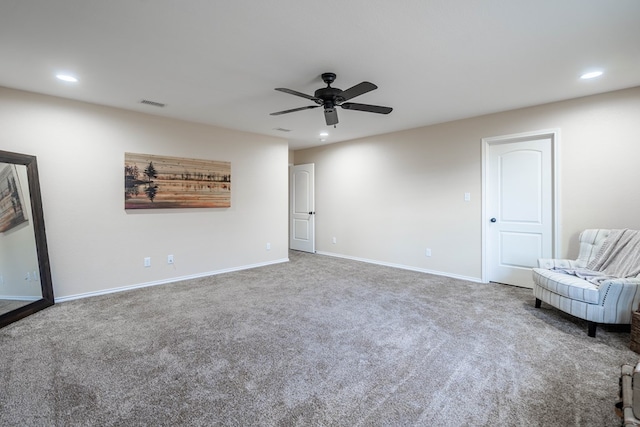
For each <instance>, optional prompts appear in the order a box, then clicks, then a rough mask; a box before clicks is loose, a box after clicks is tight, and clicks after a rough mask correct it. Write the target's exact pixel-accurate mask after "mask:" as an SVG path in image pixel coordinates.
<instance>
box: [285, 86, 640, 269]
mask: <svg viewBox="0 0 640 427" xmlns="http://www.w3.org/2000/svg"><path fill="white" fill-rule="evenodd" d="M393 114H396V112H394V113H393ZM398 114H399V112H398ZM547 129H559V130H560V138H559V163H558V165H559V169H558V170H559V210H560V215H559V227H560V228H559V230H560V236H559V237H560V253H559V254H557V255H559V256H562V257H565V256H575V255H576V254H577V235H578V233H579V232H580V231H581V230H582V229H584V228H625V227H627V228H640V190H639V189H638V185H639V183H640V167H638V159H640V87H636V88H632V89H627V90H622V91H617V92H611V93H607V94H603V95H597V96H591V97H585V98H580V99H575V100H571V101H564V102H558V103H553V104H547V105H542V106H537V107H532V108H525V109H519V110H513V111H508V112H504V113H498V114H492V115H487V116H482V117H476V118H471V119H465V120H459V121H455V122H450V123H444V124H439V125H434V126H428V127H423V128H418V129H412V130H407V131H403V132H397V133H391V134H386V135H379V136H374V137H370V138H364V139H360V140H355V141H349V142H344V143H337V144H332V145H327V146H323V147H317V148H312V149H307V150H298V151H296V152H295V153H294V156H295V157H294V160H295V164H304V163H315V165H316V168H315V170H316V238H317V241H316V248H317V250H318V251H319V252H326V253H332V254H338V255H342V256H348V257H354V258H361V259H365V260H371V261H376V262H382V263H389V264H396V265H400V266H406V267H409V268H416V269H420V270H426V271H433V272H439V273H443V274H447V275H452V276H458V277H465V278H470V279H475V280H479V279H480V278H481V274H482V271H481V262H482V260H481V254H482V247H481V246H482V235H481V228H482V227H481V225H482V224H481V214H482V203H481V201H482V194H481V179H482V177H481V168H482V164H481V140H482V138H485V137H492V136H501V135H510V134H517V133H523V132H530V131H537V130H547ZM466 192H469V193H471V201H470V202H465V201H464V193H466ZM332 237H336V244H333V243H332ZM426 248H431V250H432V256H431V257H426V256H425V249H426Z"/></svg>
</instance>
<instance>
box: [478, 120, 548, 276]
mask: <svg viewBox="0 0 640 427" xmlns="http://www.w3.org/2000/svg"><path fill="white" fill-rule="evenodd" d="M554 135H555V134H551V135H550V134H548V133H546V134H541V135H531V136H528V137H517V138H515V137H514V138H507V139H497V140H493V141H491V142H487V141H485V142H486V143H487V145H486V156H485V168H486V183H485V184H486V186H485V201H486V203H485V206H486V208H485V214H484V215H483V217H484V219H485V222H486V223H485V226H484V227H483V229H484V230H486V232H485V233H484V235H485V236H486V239H485V254H486V264H485V265H486V270H487V271H486V277H485V279H486V280H485V281H490V282H499V283H506V284H510V285H516V286H523V287H527V288H531V287H533V280H532V278H531V268H532V267H535V266H537V260H538V258H552V257H553V253H554V217H555V215H554V212H555V206H554V191H553V190H554V183H553V177H554V164H553V162H554V155H553V154H554Z"/></svg>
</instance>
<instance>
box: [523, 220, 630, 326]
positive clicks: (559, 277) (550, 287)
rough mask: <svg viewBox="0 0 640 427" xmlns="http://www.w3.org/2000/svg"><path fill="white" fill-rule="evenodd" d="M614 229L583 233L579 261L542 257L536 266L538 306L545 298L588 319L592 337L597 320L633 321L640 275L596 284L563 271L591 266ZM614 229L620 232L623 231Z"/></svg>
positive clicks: (534, 287)
mask: <svg viewBox="0 0 640 427" xmlns="http://www.w3.org/2000/svg"><path fill="white" fill-rule="evenodd" d="M613 231H614V230H605V229H591V230H585V231H583V232H582V233H580V237H579V241H580V253H579V255H578V258H577V259H576V260H566V259H540V260H538V268H534V269H533V282H534V285H533V295H534V296H535V297H536V307H537V308H539V307H540V306H541V302H542V301H544V302H545V303H547V304H550V305H552V306H553V307H555V308H557V309H560V310H562V311H564V312H566V313H569V314H571V315H573V316H576V317H579V318H581V319H584V320H586V321H587V322H588V334H589V336H590V337H595V336H596V326H597V324H598V323H609V324H630V323H631V317H632V312H633V311H634V310H635V309H636V308H637V307H638V303H639V302H640V277H637V276H635V277H627V278H615V277H611V278H607V279H606V280H602V281H601V282H599V283H594V282H592V281H589V280H587V279H584V278H581V277H577V276H574V275H571V274H567V273H566V272H565V271H564V270H574V269H581V268H586V267H587V266H588V265H590V263H591V262H592V261H594V259H595V258H596V256H598V254H599V253H600V252H601V249H602V246H603V244H604V243H605V241H606V240H607V238H608V237H609V235H610V234H611V233H612V232H613ZM615 231H616V232H618V233H619V232H620V231H621V230H615ZM629 231H630V232H633V233H638V232H636V231H633V230H629ZM607 244H609V243H608V242H607Z"/></svg>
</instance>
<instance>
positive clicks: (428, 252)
mask: <svg viewBox="0 0 640 427" xmlns="http://www.w3.org/2000/svg"><path fill="white" fill-rule="evenodd" d="M424 254H425V255H426V256H431V248H427V250H426V251H425V252H424Z"/></svg>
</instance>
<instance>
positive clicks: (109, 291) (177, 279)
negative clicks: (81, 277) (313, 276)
mask: <svg viewBox="0 0 640 427" xmlns="http://www.w3.org/2000/svg"><path fill="white" fill-rule="evenodd" d="M283 262H289V258H282V259H278V260H275V261H268V262H261V263H258V264H250V265H242V266H240V267H232V268H225V269H222V270H216V271H208V272H205V273H198V274H191V275H189V276H180V277H172V278H170V279H162V280H156V281H153V282H146V283H138V284H135V285H128V286H121V287H118V288H111V289H103V290H101V291H94V292H86V293H82V294H76V295H69V296H66V297H60V298H55V302H56V303H59V302H65V301H71V300H74V299H80V298H89V297H95V296H98V295H107V294H113V293H116V292H123V291H130V290H133V289H139V288H146V287H148V286H157V285H164V284H167V283H174V282H181V281H183V280H189V279H198V278H200V277H207V276H215V275H218V274H224V273H232V272H234V271H241V270H249V269H251V268H258V267H265V266H267V265H273V264H280V263H283Z"/></svg>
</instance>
